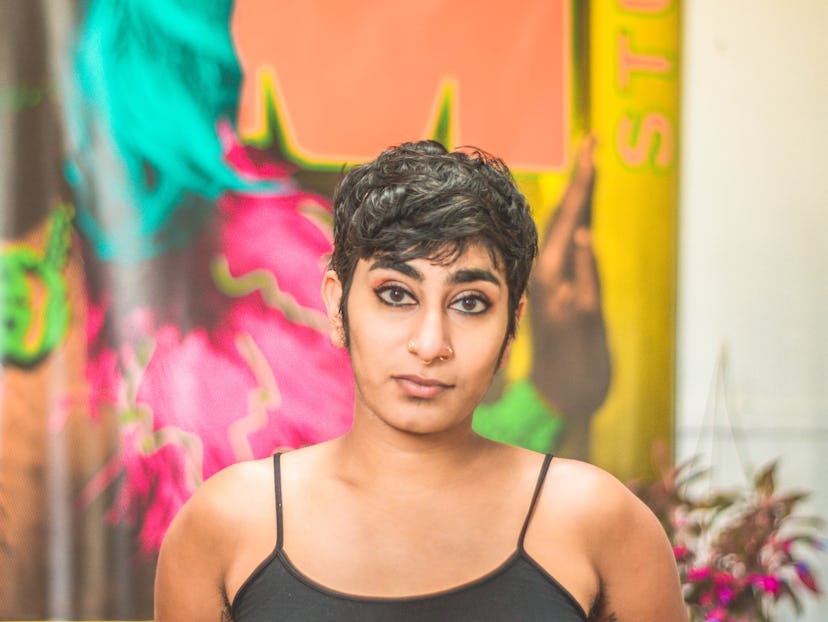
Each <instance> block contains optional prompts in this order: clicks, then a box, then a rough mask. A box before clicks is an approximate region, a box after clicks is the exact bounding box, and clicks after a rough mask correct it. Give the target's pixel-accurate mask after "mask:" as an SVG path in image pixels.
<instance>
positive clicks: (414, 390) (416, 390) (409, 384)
mask: <svg viewBox="0 0 828 622" xmlns="http://www.w3.org/2000/svg"><path fill="white" fill-rule="evenodd" d="M394 380H395V381H396V382H397V384H398V385H399V386H400V387H401V388H402V390H403V391H404V392H405V393H406V394H408V395H410V396H411V397H418V398H431V397H436V396H438V395H440V394H441V393H444V392H445V391H447V390H449V389H451V388H453V385H450V384H446V383H444V382H440V381H439V380H437V379H435V378H423V377H422V376H417V375H413V374H411V375H409V374H405V375H401V376H394Z"/></svg>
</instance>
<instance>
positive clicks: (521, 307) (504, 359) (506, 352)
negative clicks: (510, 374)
mask: <svg viewBox="0 0 828 622" xmlns="http://www.w3.org/2000/svg"><path fill="white" fill-rule="evenodd" d="M525 310H526V295H523V296H521V297H520V301H519V302H518V306H517V309H515V334H517V330H518V327H519V326H520V321H521V320H522V319H523V312H524V311H525ZM514 342H515V338H514V336H512V337H509V341H508V342H507V343H506V347H505V348H503V356H501V357H500V365H499V368H500V369H505V368H506V366H507V365H508V364H509V356H510V355H511V354H512V344H513V343H514Z"/></svg>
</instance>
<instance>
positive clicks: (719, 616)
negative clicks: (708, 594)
mask: <svg viewBox="0 0 828 622" xmlns="http://www.w3.org/2000/svg"><path fill="white" fill-rule="evenodd" d="M704 620H705V622H727V621H728V616H727V609H725V608H724V607H716V608H715V609H712V610H711V611H709V612H708V613H707V615H706V616H704Z"/></svg>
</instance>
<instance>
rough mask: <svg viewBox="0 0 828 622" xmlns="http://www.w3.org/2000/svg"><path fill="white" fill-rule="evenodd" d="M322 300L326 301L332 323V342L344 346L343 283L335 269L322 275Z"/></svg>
mask: <svg viewBox="0 0 828 622" xmlns="http://www.w3.org/2000/svg"><path fill="white" fill-rule="evenodd" d="M322 300H323V301H324V302H325V309H326V310H327V312H328V321H329V322H330V325H331V332H330V337H331V342H332V343H333V344H334V346H336V347H337V348H344V347H345V327H344V326H342V313H340V311H339V302H340V301H341V300H342V283H341V282H340V280H339V277H338V276H337V275H336V272H334V271H333V270H328V271H327V272H325V275H324V276H323V277H322Z"/></svg>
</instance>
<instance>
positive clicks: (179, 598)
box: [154, 484, 233, 622]
mask: <svg viewBox="0 0 828 622" xmlns="http://www.w3.org/2000/svg"><path fill="white" fill-rule="evenodd" d="M220 489H221V486H220V485H219V486H216V485H214V486H210V485H208V484H205V485H204V486H203V487H202V488H201V489H199V490H198V491H197V492H196V494H195V495H194V496H193V497H192V498H191V499H190V500H189V501H188V502H187V503H186V504H185V505H184V507H183V508H182V509H181V511H180V512H179V513H178V515H177V516H176V517H175V519H174V520H173V522H172V524H171V525H170V528H169V529H168V531H167V534H166V536H165V538H164V542H163V544H162V545H161V552H160V554H159V557H158V566H157V569H156V575H155V601H154V607H155V620H156V622H185V621H187V622H201V621H208V620H209V621H212V620H214V621H216V622H220V621H221V620H224V619H226V618H225V616H224V613H225V610H226V597H225V594H224V573H225V568H226V565H227V562H228V551H229V550H230V549H231V548H232V543H231V542H229V541H228V538H229V537H230V535H231V534H232V533H233V532H232V530H229V529H227V524H226V520H225V518H224V517H223V512H222V510H221V505H222V503H221V502H222V498H221V490H220Z"/></svg>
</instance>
